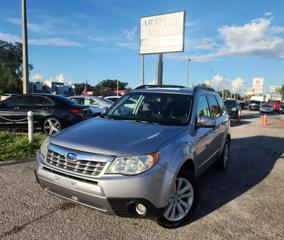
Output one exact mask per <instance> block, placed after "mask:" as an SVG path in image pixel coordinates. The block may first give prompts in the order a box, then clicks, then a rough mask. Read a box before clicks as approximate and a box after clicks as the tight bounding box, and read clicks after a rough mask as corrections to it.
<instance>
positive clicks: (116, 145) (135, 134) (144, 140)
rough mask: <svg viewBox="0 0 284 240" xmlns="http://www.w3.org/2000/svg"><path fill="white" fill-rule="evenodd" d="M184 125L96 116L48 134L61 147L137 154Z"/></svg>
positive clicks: (152, 149) (152, 148) (155, 147)
mask: <svg viewBox="0 0 284 240" xmlns="http://www.w3.org/2000/svg"><path fill="white" fill-rule="evenodd" d="M186 128H187V127H186V126H166V125H157V124H150V123H139V122H133V121H121V120H111V119H104V118H101V117H97V118H95V119H90V120H86V121H84V122H81V123H79V124H76V125H74V126H72V127H69V128H67V129H64V130H63V131H61V133H59V134H57V135H55V136H53V137H51V139H50V142H51V143H52V144H55V145H59V146H62V147H66V148H70V149H74V150H80V151H86V152H94V153H99V154H107V155H136V154H148V153H152V152H156V151H158V150H159V147H160V146H161V145H162V144H164V143H166V142H167V141H168V140H170V139H172V138H174V137H175V136H177V135H178V134H181V133H183V132H184V131H185V130H186Z"/></svg>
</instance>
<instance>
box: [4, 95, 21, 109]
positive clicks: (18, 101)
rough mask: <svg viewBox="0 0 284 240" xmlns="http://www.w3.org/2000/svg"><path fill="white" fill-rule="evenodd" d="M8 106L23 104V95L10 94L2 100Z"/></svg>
mask: <svg viewBox="0 0 284 240" xmlns="http://www.w3.org/2000/svg"><path fill="white" fill-rule="evenodd" d="M3 103H5V104H6V105H7V106H8V107H17V106H22V105H24V96H12V97H9V98H7V99H6V100H5V101H3Z"/></svg>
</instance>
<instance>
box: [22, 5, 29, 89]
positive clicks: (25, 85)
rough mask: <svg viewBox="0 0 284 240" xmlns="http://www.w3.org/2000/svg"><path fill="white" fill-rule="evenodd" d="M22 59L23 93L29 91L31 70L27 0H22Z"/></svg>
mask: <svg viewBox="0 0 284 240" xmlns="http://www.w3.org/2000/svg"><path fill="white" fill-rule="evenodd" d="M22 43H23V44H22V59H23V94H28V93H29V71H28V33H27V13H26V0H22Z"/></svg>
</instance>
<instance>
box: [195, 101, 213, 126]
mask: <svg viewBox="0 0 284 240" xmlns="http://www.w3.org/2000/svg"><path fill="white" fill-rule="evenodd" d="M202 116H207V117H210V110H209V106H208V102H207V100H206V97H205V96H201V97H199V99H198V105H197V112H196V120H197V123H200V119H201V117H202Z"/></svg>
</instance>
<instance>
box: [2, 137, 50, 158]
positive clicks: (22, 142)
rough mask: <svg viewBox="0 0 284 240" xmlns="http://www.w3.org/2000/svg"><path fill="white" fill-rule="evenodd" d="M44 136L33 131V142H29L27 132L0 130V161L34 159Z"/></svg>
mask: <svg viewBox="0 0 284 240" xmlns="http://www.w3.org/2000/svg"><path fill="white" fill-rule="evenodd" d="M45 138H46V135H44V134H42V133H35V134H34V141H33V143H29V140H28V134H27V133H16V132H0V161H10V160H26V159H34V158H35V154H36V151H37V150H38V149H39V148H40V145H41V143H42V142H43V141H44V139H45Z"/></svg>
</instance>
